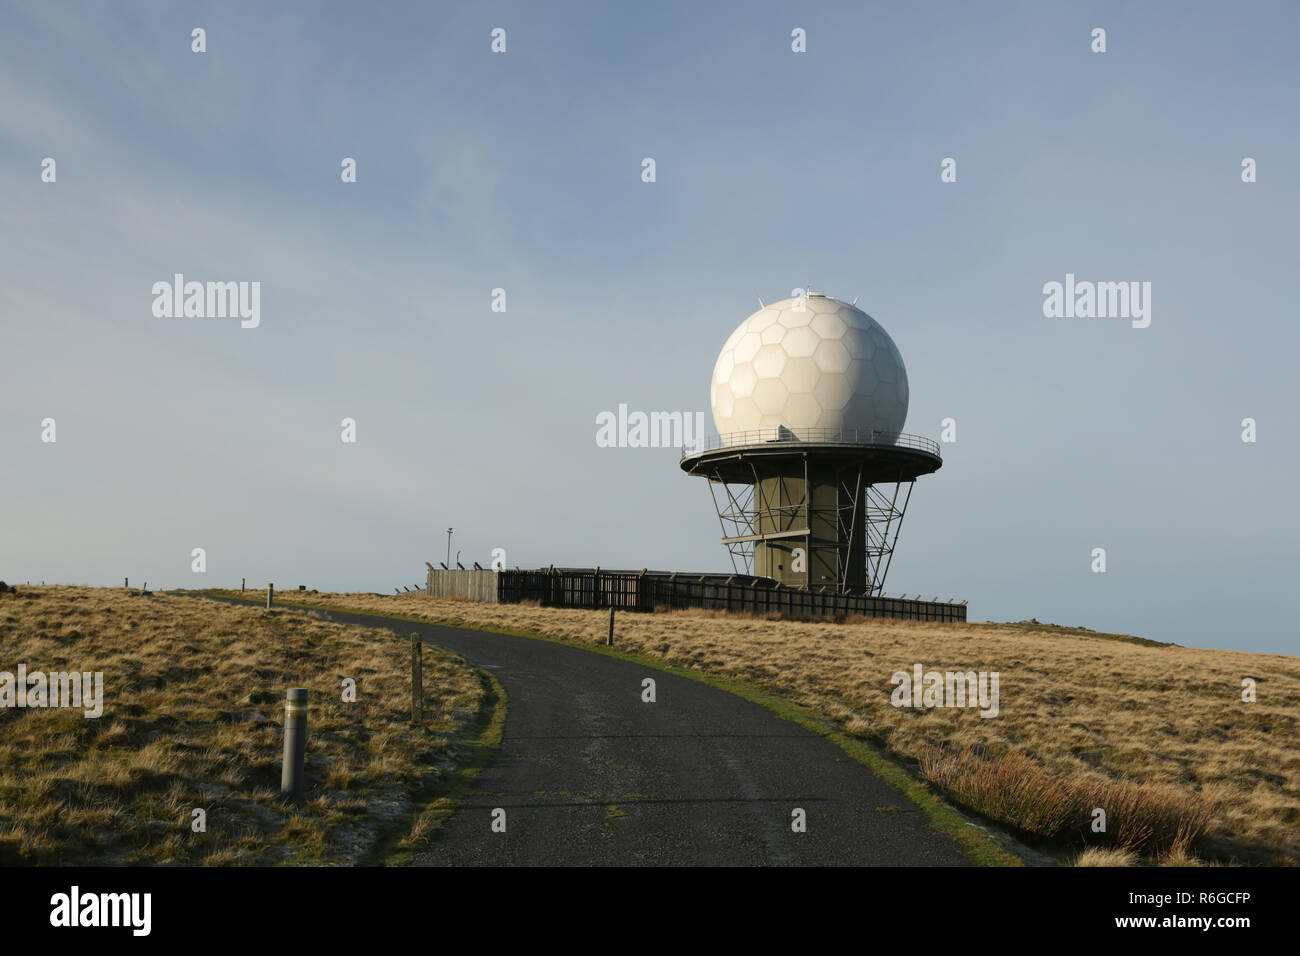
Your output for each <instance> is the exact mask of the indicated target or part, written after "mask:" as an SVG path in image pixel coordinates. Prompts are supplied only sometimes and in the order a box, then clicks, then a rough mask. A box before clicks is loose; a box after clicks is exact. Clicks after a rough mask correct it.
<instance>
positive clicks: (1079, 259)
mask: <svg viewBox="0 0 1300 956" xmlns="http://www.w3.org/2000/svg"><path fill="white" fill-rule="evenodd" d="M1298 25H1300V13H1298V12H1297V10H1296V8H1295V7H1294V5H1290V4H1284V3H1277V4H1269V3H1249V4H1245V5H1240V6H1236V7H1228V6H1224V5H1213V4H1172V3H1168V4H1157V3H1152V4H1142V5H1130V4H1070V5H1066V4H1041V3H1025V4H991V5H980V6H978V7H977V6H976V5H970V4H956V3H954V4H930V5H926V6H907V7H902V6H898V5H884V4H872V5H864V4H848V3H846V4H816V5H801V4H732V5H707V6H706V5H699V4H672V3H669V4H646V5H638V6H632V5H621V4H620V5H615V4H589V5H577V4H564V5H558V4H547V5H540V4H491V3H488V4H475V5H473V6H470V5H464V6H462V7H459V8H458V7H452V6H450V5H436V4H384V5H373V6H369V5H358V6H353V7H347V8H345V7H342V6H339V7H335V6H334V5H325V4H320V5H309V4H297V3H285V4H276V5H267V4H229V3H222V4H183V3H182V4H167V5H164V4H160V3H114V4H61V3H60V4H55V3H51V4H37V3H24V4H6V5H4V6H3V8H0V218H2V220H3V222H4V223H5V226H6V230H5V234H6V237H7V240H6V243H5V252H6V254H5V256H4V257H3V259H2V260H0V370H2V374H0V488H3V494H0V578H3V579H6V580H11V581H13V580H18V581H22V580H27V579H32V580H40V579H45V580H51V581H68V582H78V583H91V584H113V583H115V582H120V580H121V578H122V577H123V576H128V575H129V576H130V577H131V578H132V579H133V580H135V581H140V580H146V579H147V580H149V581H150V583H151V584H158V585H161V586H178V587H184V586H197V585H202V584H212V585H216V584H230V583H232V582H238V580H239V579H240V578H241V577H247V578H248V579H249V580H250V582H257V583H259V584H264V583H265V582H267V581H275V582H276V583H277V585H278V586H281V587H292V586H295V585H297V584H299V583H302V584H307V585H308V586H311V587H317V588H322V589H325V588H330V589H360V590H379V591H388V590H390V589H391V587H392V585H394V584H402V583H406V584H412V583H414V582H416V581H417V580H421V579H422V571H423V567H424V561H425V560H435V561H436V560H440V559H441V557H442V555H443V554H444V549H445V546H446V535H445V529H446V528H447V527H448V526H449V525H450V526H454V527H455V528H456V535H455V539H454V542H453V551H456V550H459V551H461V552H462V561H464V562H465V563H467V564H468V563H469V561H471V560H478V561H480V562H482V563H485V564H486V563H487V562H488V560H489V558H490V553H491V550H492V549H493V548H496V547H501V548H504V549H505V550H506V553H507V560H508V563H509V564H510V565H512V566H513V565H516V564H517V565H520V566H523V567H529V566H537V565H546V564H550V563H555V564H569V565H588V566H589V565H593V564H600V565H603V566H606V567H616V566H617V567H638V568H639V567H643V566H650V567H659V568H681V569H690V570H697V569H698V570H710V569H719V570H720V569H723V568H725V567H727V566H728V565H727V558H726V554H725V551H724V549H723V547H722V546H721V545H720V544H719V543H718V524H717V519H716V517H715V516H714V513H713V506H712V504H711V502H710V499H709V495H708V492H707V489H706V488H705V486H704V485H703V483H701V482H699V481H697V480H693V479H690V478H687V477H686V476H684V475H683V474H682V473H681V472H680V471H679V469H678V467H677V457H678V454H677V452H676V451H674V450H666V449H607V448H598V447H597V445H596V443H595V417H596V415H597V414H598V413H599V412H601V411H606V410H616V409H617V407H618V405H619V404H620V403H626V404H627V405H629V406H630V407H631V408H633V409H641V410H646V411H650V410H681V411H696V410H703V411H706V412H707V410H708V382H709V375H710V373H711V371H712V368H713V363H714V360H715V359H716V357H717V354H718V350H719V349H720V348H721V346H722V343H723V341H724V340H725V339H726V338H727V336H728V335H729V334H730V332H731V330H732V329H733V328H734V327H735V326H736V325H738V324H739V323H740V322H741V321H742V320H743V319H744V318H745V317H746V316H747V315H749V314H750V313H751V312H752V311H753V310H754V309H755V308H757V301H756V299H757V297H758V296H762V297H763V298H764V299H765V300H766V301H771V300H773V299H775V298H781V297H784V296H788V295H790V294H791V290H792V289H793V288H795V287H797V286H803V285H804V284H805V283H806V282H808V281H811V283H812V285H813V286H814V287H815V288H818V289H820V290H824V291H826V292H827V293H828V294H830V295H834V296H837V297H839V298H843V299H846V300H852V299H853V298H854V297H855V296H860V297H861V298H860V300H859V305H860V306H861V307H863V308H864V309H865V310H866V311H867V312H869V313H870V314H871V315H872V316H873V317H874V318H876V319H877V320H878V321H879V322H880V323H881V324H882V325H883V326H884V327H885V329H886V330H888V332H889V333H890V335H891V336H892V337H893V339H894V340H895V342H896V343H897V344H898V347H899V349H900V351H901V353H902V355H903V358H904V360H905V362H906V363H907V368H908V376H909V380H910V384H911V409H910V412H909V416H908V421H907V426H906V430H907V431H909V432H913V433H918V434H923V435H927V436H929V437H932V438H938V437H939V431H940V422H941V421H942V419H944V418H947V417H951V418H954V419H955V420H956V421H957V439H958V440H957V441H956V442H955V443H953V444H948V445H945V446H944V456H945V464H944V467H943V469H942V470H941V471H940V472H939V473H938V474H936V475H934V476H932V477H930V478H927V479H923V480H922V481H921V482H920V483H919V484H918V487H917V489H916V492H915V494H914V495H913V499H912V506H911V509H910V510H909V513H908V517H907V523H906V527H905V529H904V532H903V536H902V539H901V542H900V546H899V550H898V554H897V556H896V559H895V561H894V564H893V567H892V570H891V572H890V579H889V588H888V590H889V591H890V592H891V593H895V594H897V593H900V592H902V593H908V594H916V593H918V592H923V593H924V594H925V596H926V597H929V596H932V595H938V596H940V597H943V598H948V597H955V598H958V599H960V598H966V599H969V601H970V603H971V608H972V616H973V617H974V618H976V619H991V620H1017V619H1021V618H1029V617H1037V618H1038V619H1040V620H1045V621H1054V622H1056V623H1062V624H1078V625H1084V626H1088V627H1093V628H1096V629H1104V630H1119V631H1127V632H1132V633H1138V634H1142V635H1145V636H1149V637H1153V638H1156V639H1159V640H1168V641H1177V642H1179V643H1183V644H1190V645H1197V646H1210V647H1230V648H1239V649H1245V650H1267V651H1281V652H1286V653H1295V651H1296V649H1297V646H1300V641H1297V638H1296V630H1295V625H1294V623H1293V620H1292V618H1293V614H1292V613H1291V608H1290V606H1289V605H1290V603H1291V602H1292V594H1293V593H1294V590H1295V581H1296V580H1297V578H1298V577H1300V558H1298V557H1297V547H1296V541H1297V540H1298V538H1300V517H1298V515H1300V509H1298V508H1297V506H1296V503H1295V497H1294V491H1293V487H1294V479H1293V476H1294V475H1295V473H1296V471H1297V466H1300V454H1298V453H1297V436H1296V415H1297V409H1298V408H1300V402H1297V386H1296V384H1295V374H1294V365H1295V358H1294V356H1295V353H1296V352H1297V346H1298V345H1300V334H1298V333H1297V331H1296V326H1295V318H1296V312H1295V291H1294V281H1295V280H1294V277H1295V275H1296V273H1297V266H1298V265H1300V263H1298V262H1297V259H1298V258H1300V252H1298V250H1300V245H1298V244H1297V242H1296V238H1295V222H1296V219H1297V212H1300V201H1298V200H1300V196H1298V186H1297V183H1298V182H1300V180H1298V177H1297V169H1298V166H1300V142H1298V141H1297V140H1298V139H1300V135H1298V133H1297V128H1296V124H1295V122H1294V110H1295V104H1296V103H1297V102H1300V69H1298V68H1297V66H1296V65H1295V56H1294V45H1295V41H1296V38H1297V26H1298ZM196 26H201V27H203V28H204V29H205V30H206V31H207V47H208V51H207V52H206V53H204V54H196V53H193V52H191V50H190V42H191V41H190V31H191V29H192V28H194V27H196ZM1098 26H1100V27H1103V28H1105V29H1106V30H1107V46H1108V50H1107V52H1106V53H1104V54H1094V53H1092V52H1090V49H1089V46H1090V34H1091V31H1092V29H1093V28H1094V27H1098ZM494 27H502V28H504V29H505V30H506V31H507V52H506V53H505V54H504V55H501V54H492V53H491V52H490V50H489V43H490V31H491V30H492V29H493V28H494ZM795 27H802V28H803V29H805V30H806V31H807V36H808V52H807V53H804V54H794V53H792V52H791V50H790V31H791V30H792V29H793V28H795ZM47 156H48V157H53V158H54V159H55V160H56V162H57V172H58V179H57V182H56V183H53V184H50V183H42V182H41V180H40V164H41V161H42V159H43V158H45V157H47ZM345 156H348V157H354V158H355V159H356V160H357V164H358V181H357V182H356V183H355V184H344V183H342V182H341V181H340V177H339V169H340V166H339V164H340V161H341V159H342V158H343V157H345ZM647 156H649V157H653V158H654V159H655V161H656V165H657V181H656V182H655V183H653V184H647V183H643V182H642V181H641V176H640V174H641V161H642V158H643V157H647ZM949 156H951V157H954V158H955V159H956V160H957V163H958V179H957V182H956V183H951V184H944V183H941V182H940V181H939V164H940V161H941V160H942V159H943V158H944V157H949ZM1247 156H1249V157H1253V158H1255V159H1256V161H1257V163H1258V177H1259V178H1258V182H1256V183H1253V184H1245V183H1243V182H1242V181H1241V177H1240V164H1241V161H1242V158H1243V157H1247ZM176 272H182V273H185V274H186V276H187V277H188V278H191V279H198V280H245V281H253V280H256V281H260V282H261V284H262V319H261V325H260V326H259V327H258V328H257V329H247V330H245V329H240V328H239V325H238V322H237V321H230V320H222V319H193V318H192V319H159V318H155V317H154V316H153V315H152V312H151V304H152V295H151V293H150V289H151V287H152V285H153V283H154V282H156V281H160V280H169V279H170V277H171V276H172V275H173V274H174V273H176ZM1067 272H1072V273H1075V274H1076V275H1077V276H1078V277H1079V278H1081V279H1093V280H1098V281H1120V280H1136V281H1149V282H1151V283H1152V289H1153V292H1152V300H1153V301H1152V322H1151V326H1150V327H1149V328H1146V329H1133V328H1131V327H1130V326H1129V323H1128V322H1127V321H1124V320H1120V319H1048V318H1045V317H1044V316H1043V313H1042V303H1043V295H1042V291H1041V290H1042V286H1043V284H1044V283H1046V282H1050V281H1062V280H1063V279H1064V277H1065V274H1066V273H1067ZM497 287H501V288H504V289H506V292H507V297H508V298H507V301H508V310H507V312H505V313H493V312H492V311H491V310H490V302H491V298H490V296H491V290H492V289H493V288H497ZM47 417H52V418H54V419H55V420H56V422H57V429H58V432H57V435H58V441H57V442H56V443H55V444H52V445H51V444H47V443H42V442H41V441H40V432H41V428H40V422H41V421H42V419H44V418H47ZM344 417H352V418H355V419H356V421H357V423H358V438H359V440H358V442H357V444H355V445H345V444H343V443H342V442H340V440H339V422H340V420H341V419H342V418H344ZM1245 417H1252V418H1255V419H1256V420H1257V422H1258V429H1259V440H1258V441H1257V442H1256V443H1254V444H1245V443H1243V442H1242V441H1241V439H1240V433H1241V427H1240V423H1241V420H1242V419H1243V418H1245ZM194 547H203V548H205V550H206V552H207V557H208V573H207V575H206V577H203V578H201V579H200V576H198V575H194V574H192V573H191V572H190V552H191V549H192V548H194ZM1095 547H1103V548H1105V549H1106V551H1107V558H1108V570H1107V573H1106V574H1094V573H1092V572H1091V570H1090V564H1091V552H1092V549H1093V548H1095Z"/></svg>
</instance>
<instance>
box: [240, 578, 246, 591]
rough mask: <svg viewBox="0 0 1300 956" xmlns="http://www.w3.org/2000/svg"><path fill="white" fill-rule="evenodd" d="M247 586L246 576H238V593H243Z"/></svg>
mask: <svg viewBox="0 0 1300 956" xmlns="http://www.w3.org/2000/svg"><path fill="white" fill-rule="evenodd" d="M247 586H248V578H240V579H239V593H240V594H243V593H244V588H245V587H247Z"/></svg>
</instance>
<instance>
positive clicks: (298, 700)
mask: <svg viewBox="0 0 1300 956" xmlns="http://www.w3.org/2000/svg"><path fill="white" fill-rule="evenodd" d="M306 756H307V688H306V687H290V688H289V692H288V693H287V694H285V697H284V766H283V768H282V769H281V771H280V793H281V794H283V795H284V796H287V797H289V799H291V800H294V801H297V800H301V799H302V789H303V767H304V764H305V762H306Z"/></svg>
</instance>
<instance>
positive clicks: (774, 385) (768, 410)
mask: <svg viewBox="0 0 1300 956" xmlns="http://www.w3.org/2000/svg"><path fill="white" fill-rule="evenodd" d="M789 397H790V392H789V391H788V390H787V389H786V387H785V383H784V382H782V381H781V380H780V379H776V378H765V379H760V380H759V382H758V384H757V385H755V386H754V405H755V406H757V408H758V410H759V411H760V412H761V413H762V414H763V415H764V416H773V415H780V414H781V411H782V410H783V409H784V408H785V402H786V399H787V398H789ZM779 424H782V425H788V424H790V423H789V422H780V423H779Z"/></svg>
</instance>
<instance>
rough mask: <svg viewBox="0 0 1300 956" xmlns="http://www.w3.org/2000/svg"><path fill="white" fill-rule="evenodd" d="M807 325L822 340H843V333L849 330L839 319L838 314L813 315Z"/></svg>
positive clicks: (845, 323) (841, 319) (822, 313)
mask: <svg viewBox="0 0 1300 956" xmlns="http://www.w3.org/2000/svg"><path fill="white" fill-rule="evenodd" d="M809 325H811V326H812V330H813V331H814V332H816V333H817V335H818V336H819V337H821V338H823V339H839V338H843V337H844V333H845V332H847V331H848V330H849V324H848V323H847V322H845V321H844V319H843V318H841V317H840V314H839V313H838V312H820V313H817V314H815V315H813V317H812V322H810V323H809Z"/></svg>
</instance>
